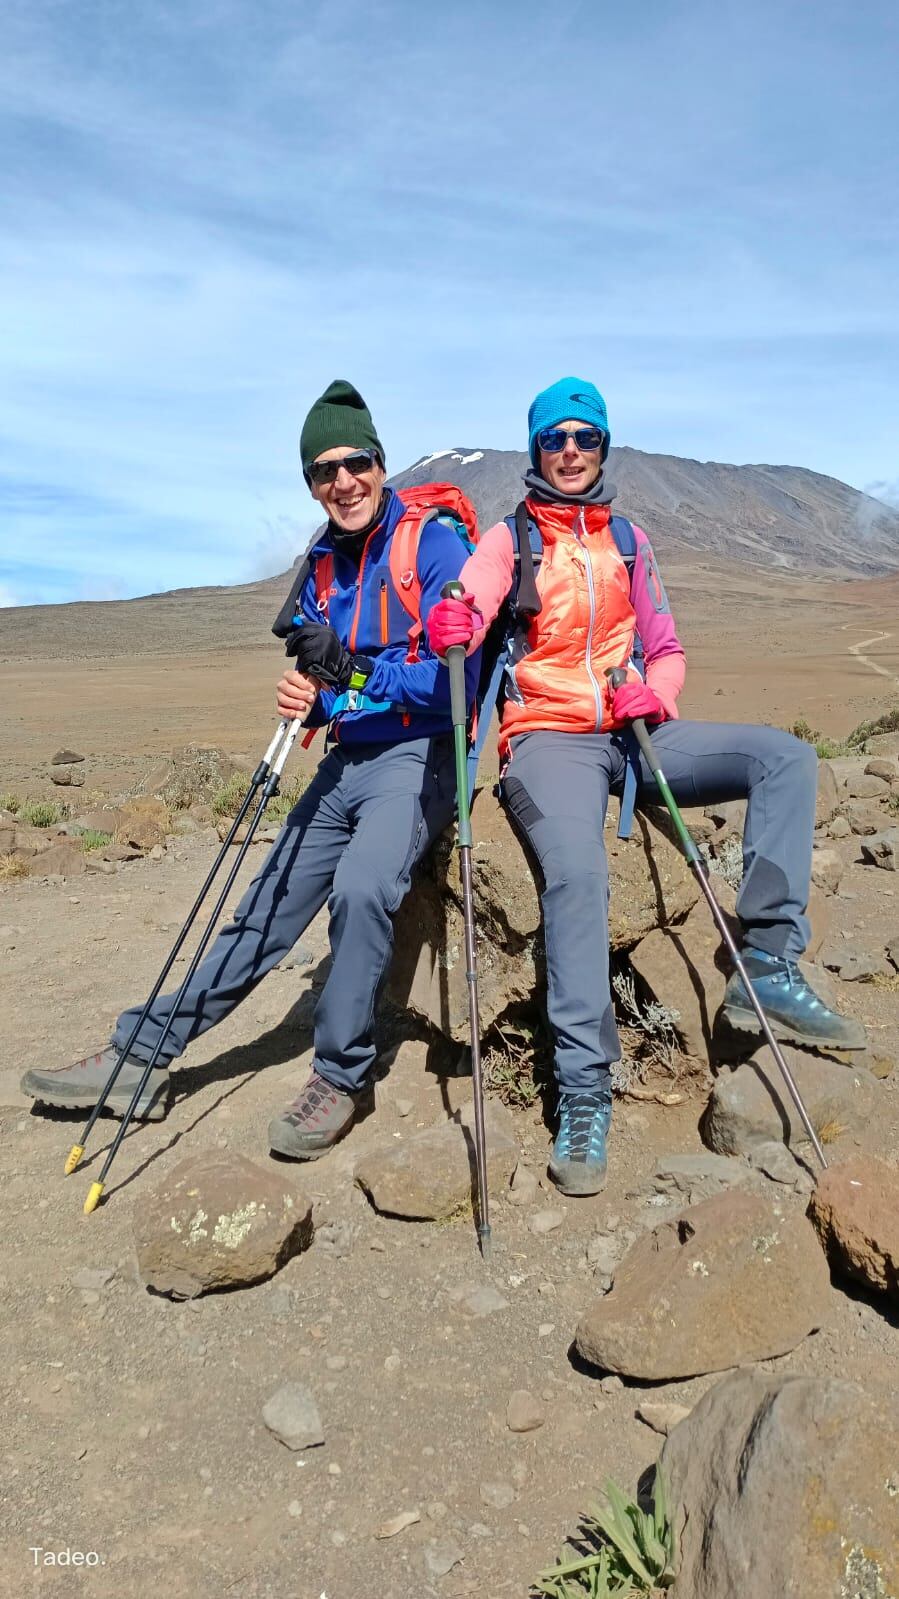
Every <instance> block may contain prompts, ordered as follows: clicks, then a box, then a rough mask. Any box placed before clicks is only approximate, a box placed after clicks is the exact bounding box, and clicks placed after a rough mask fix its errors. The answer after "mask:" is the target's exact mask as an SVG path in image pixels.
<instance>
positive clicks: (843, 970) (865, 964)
mask: <svg viewBox="0 0 899 1599" xmlns="http://www.w3.org/2000/svg"><path fill="white" fill-rule="evenodd" d="M839 973H840V981H841V982H843V983H873V981H874V979H875V977H890V976H892V969H891V967H890V964H889V962H888V961H887V960H885V959H884V957H883V956H882V955H871V954H868V955H864V954H858V955H854V954H853V955H849V956H848V958H847V959H845V960H844V961H842V962H841V964H840V967H839Z"/></svg>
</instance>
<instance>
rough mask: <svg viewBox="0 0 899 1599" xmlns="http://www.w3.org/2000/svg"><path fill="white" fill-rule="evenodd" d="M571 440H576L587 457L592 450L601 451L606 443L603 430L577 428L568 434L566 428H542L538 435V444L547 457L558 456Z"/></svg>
mask: <svg viewBox="0 0 899 1599" xmlns="http://www.w3.org/2000/svg"><path fill="white" fill-rule="evenodd" d="M569 439H574V442H575V444H576V445H577V447H578V449H579V450H583V452H584V453H585V454H587V455H589V453H590V452H591V451H592V450H601V449H602V447H603V445H604V444H605V442H606V436H605V434H604V433H603V431H602V429H601V428H575V429H573V431H572V432H571V433H566V431H565V429H564V428H542V429H541V431H540V432H539V433H538V434H537V443H538V444H539V446H540V448H541V450H545V452H546V454H547V455H558V454H559V453H560V451H561V450H564V448H565V446H566V444H567V443H568V440H569Z"/></svg>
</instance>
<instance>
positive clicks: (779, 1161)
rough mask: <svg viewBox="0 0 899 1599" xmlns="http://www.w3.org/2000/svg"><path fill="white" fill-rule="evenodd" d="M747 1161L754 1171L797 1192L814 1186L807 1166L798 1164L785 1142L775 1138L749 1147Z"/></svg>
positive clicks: (813, 1180)
mask: <svg viewBox="0 0 899 1599" xmlns="http://www.w3.org/2000/svg"><path fill="white" fill-rule="evenodd" d="M749 1163H750V1165H751V1166H752V1167H753V1168H754V1169H755V1170H756V1171H760V1172H764V1174H765V1176H766V1177H770V1178H771V1181H772V1182H774V1183H783V1184H784V1186H785V1187H786V1188H792V1189H794V1190H795V1191H796V1192H797V1193H809V1192H811V1190H812V1189H813V1188H814V1186H815V1179H814V1178H813V1177H812V1175H811V1173H810V1172H809V1171H808V1170H807V1168H806V1167H805V1166H800V1164H799V1162H798V1160H796V1158H795V1156H793V1155H791V1154H790V1151H789V1150H788V1148H787V1146H786V1144H781V1143H780V1142H779V1141H778V1140H777V1139H771V1140H770V1141H769V1142H768V1143H764V1144H757V1145H756V1147H755V1148H754V1149H751V1150H750V1152H749Z"/></svg>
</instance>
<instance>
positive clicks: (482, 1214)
mask: <svg viewBox="0 0 899 1599" xmlns="http://www.w3.org/2000/svg"><path fill="white" fill-rule="evenodd" d="M464 593H465V590H464V589H463V587H462V584H461V583H445V584H444V586H443V588H442V589H441V590H440V596H441V599H444V600H460V599H461V598H462V596H463V595H464ZM446 664H447V666H448V668H449V680H450V704H451V707H452V719H453V742H454V745H455V755H456V799H457V806H458V813H459V831H458V845H459V863H460V866H461V869H462V905H463V910H464V917H465V977H466V980H467V982H468V1021H469V1026H470V1029H471V1077H472V1085H473V1088H474V1150H475V1167H476V1170H477V1178H478V1242H479V1244H480V1246H481V1256H482V1259H484V1260H489V1259H490V1252H491V1240H490V1217H489V1210H488V1200H487V1140H486V1137H485V1133H484V1080H483V1076H482V1073H481V1019H480V1015H479V1012H478V955H477V948H476V945H475V936H474V895H473V892H472V884H471V809H470V805H469V794H468V748H467V736H466V735H467V726H468V707H467V705H466V703H465V650H464V648H463V646H462V645H461V644H453V645H451V646H450V648H449V649H448V650H447V652H446Z"/></svg>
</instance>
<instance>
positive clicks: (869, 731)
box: [846, 705, 899, 749]
mask: <svg viewBox="0 0 899 1599" xmlns="http://www.w3.org/2000/svg"><path fill="white" fill-rule="evenodd" d="M878 733H899V705H897V706H895V707H894V708H893V710H891V711H886V712H885V713H884V715H883V716H878V718H877V720H876V721H874V722H859V725H858V727H854V728H853V729H852V732H851V733H850V734H849V737H848V738H847V740H846V743H847V744H849V745H850V747H851V748H852V749H858V748H859V746H860V745H862V744H864V743H865V741H866V739H869V738H874V737H876V735H877V734H878Z"/></svg>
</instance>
